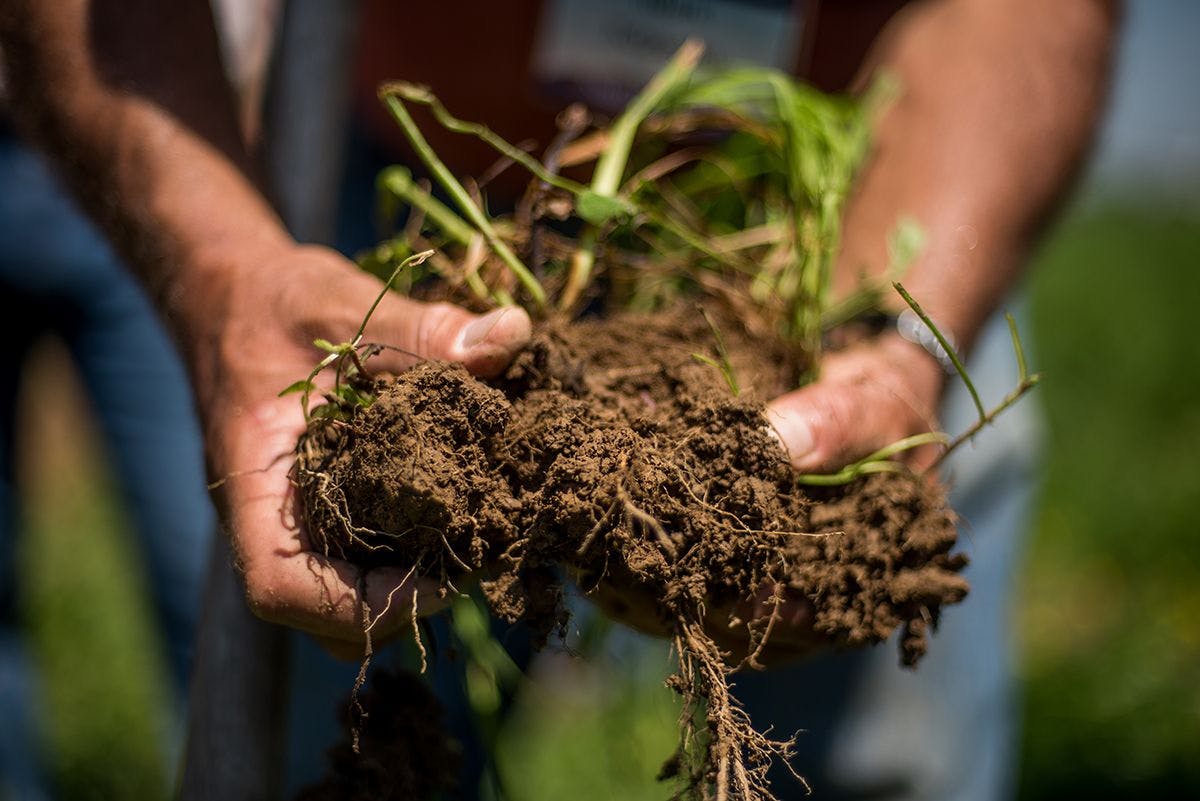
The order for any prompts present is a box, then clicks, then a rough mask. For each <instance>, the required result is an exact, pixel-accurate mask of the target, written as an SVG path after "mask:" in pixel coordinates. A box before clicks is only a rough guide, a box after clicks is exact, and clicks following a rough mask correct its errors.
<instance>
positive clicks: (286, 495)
mask: <svg viewBox="0 0 1200 801" xmlns="http://www.w3.org/2000/svg"><path fill="white" fill-rule="evenodd" d="M226 414H227V418H226V420H225V421H224V425H225V427H226V439H225V440H224V442H223V446H224V448H223V451H222V453H221V454H220V456H221V461H222V462H223V463H224V464H228V465H231V466H232V469H231V470H230V473H231V475H232V476H233V477H232V478H231V479H230V480H229V481H228V482H227V483H226V484H225V485H224V494H225V503H226V506H227V508H228V510H229V515H230V517H229V522H230V528H231V537H232V544H233V546H234V552H235V554H236V555H237V558H238V560H239V564H240V566H241V568H242V575H243V578H244V581H245V584H246V597H247V601H248V603H249V604H250V607H251V609H252V610H253V611H254V613H255V614H257V615H258V616H259V617H262V618H263V619H265V620H269V621H272V622H276V623H282V624H284V625H288V626H293V627H296V628H300V629H303V630H305V631H308V632H310V633H312V634H315V635H318V636H323V637H330V638H335V639H340V640H344V641H347V642H362V641H363V640H364V639H365V633H364V632H365V629H366V627H367V626H368V625H371V626H372V632H373V636H374V633H375V632H378V635H379V637H380V638H381V639H383V638H386V637H388V636H390V635H391V634H392V633H393V632H394V631H395V630H396V629H398V628H399V627H400V626H401V625H403V624H404V623H405V622H406V621H411V617H412V608H411V604H412V603H413V599H414V591H415V592H416V600H417V604H418V610H419V611H420V612H421V613H423V614H427V613H429V612H432V611H436V605H437V604H438V603H439V602H438V599H437V598H436V593H435V588H433V587H432V586H430V585H429V584H428V583H427V582H424V581H418V580H416V579H414V577H413V576H412V575H411V574H409V573H407V572H402V571H400V570H399V569H396V568H377V569H374V570H371V571H370V572H368V573H366V574H365V577H364V574H363V572H362V571H361V569H360V568H358V567H357V566H355V565H352V564H350V563H349V562H346V561H343V560H340V559H333V558H327V557H325V556H323V555H320V554H317V553H313V552H311V551H309V550H307V549H306V548H305V547H304V544H303V543H302V541H301V538H300V536H299V524H298V521H297V519H296V518H297V515H296V514H295V513H294V510H293V501H294V495H293V489H292V485H291V482H290V480H289V477H288V470H289V469H290V463H289V462H290V460H287V459H277V458H275V456H276V455H277V454H280V453H289V452H290V451H291V449H292V448H294V446H295V441H296V437H297V434H298V429H302V428H303V418H302V416H301V415H300V412H299V410H297V409H296V408H295V405H294V403H292V402H290V400H289V399H286V398H282V399H273V400H271V401H268V402H265V403H262V404H259V405H257V406H253V407H249V408H244V409H237V408H232V409H228V410H226ZM364 587H365V589H366V596H365V600H366V606H365V607H364V605H363V602H362V601H363V595H362V594H361V590H362V589H363V588H364ZM389 600H390V601H391V602H392V603H391V606H389V605H388V601H389ZM364 614H365V617H364ZM381 615H382V617H381V618H380V616H381ZM376 618H380V619H378V620H376Z"/></svg>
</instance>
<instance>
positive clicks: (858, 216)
mask: <svg viewBox="0 0 1200 801" xmlns="http://www.w3.org/2000/svg"><path fill="white" fill-rule="evenodd" d="M1116 16H1117V14H1116V11H1115V9H1114V4H1113V3H1107V2H1103V0H1058V1H1057V2H1052V3H1046V2H1041V0H1029V1H1028V2H1022V1H1014V2H1006V3H997V2H989V1H988V0H940V1H939V2H929V3H925V4H922V5H919V6H917V7H916V8H914V9H913V10H912V11H911V12H909V13H907V14H904V15H901V16H900V17H898V18H897V19H896V20H894V21H893V23H892V24H890V25H889V27H888V29H887V30H886V31H885V32H884V34H883V36H882V37H881V39H880V42H879V44H878V46H877V48H876V51H875V53H874V54H873V56H872V59H871V63H870V65H869V66H868V67H867V68H866V69H864V81H865V80H867V79H869V77H870V75H871V74H873V73H874V72H875V71H877V70H884V71H887V72H888V73H890V74H892V75H894V76H896V77H897V78H898V79H899V82H900V85H901V90H900V91H901V94H900V96H899V98H898V99H897V101H896V102H895V103H894V105H893V106H892V107H891V108H890V109H889V110H888V111H887V112H886V113H885V114H884V115H883V116H882V117H881V119H880V121H879V123H878V125H877V130H876V135H875V147H874V151H873V154H872V156H871V158H870V160H869V161H868V164H867V167H866V169H865V170H864V172H863V175H862V176H861V178H860V181H859V185H858V187H857V190H856V193H855V196H854V197H853V198H852V200H851V203H850V204H849V207H848V210H847V215H846V219H845V228H844V235H843V242H844V243H845V245H844V249H843V252H842V253H841V255H840V258H839V266H838V270H837V279H836V280H837V282H838V289H839V290H840V291H842V292H845V291H848V290H850V289H852V288H853V285H854V283H855V281H856V280H857V278H858V276H859V275H860V274H861V273H862V272H863V271H864V270H866V271H867V272H868V273H874V274H879V273H882V272H883V271H884V270H886V269H887V266H888V253H887V246H886V243H887V238H888V234H889V232H890V231H891V230H892V229H893V228H894V226H895V224H896V222H897V220H899V219H900V218H902V217H905V216H908V217H912V218H914V219H915V220H916V221H917V222H918V223H919V224H920V226H921V227H922V229H923V231H924V233H925V235H926V238H925V245H924V248H923V250H922V252H921V254H920V256H919V257H918V258H917V260H916V261H915V263H914V264H913V265H912V266H911V267H910V268H909V269H908V271H907V272H906V274H905V275H904V278H903V281H904V283H905V285H906V286H907V287H908V288H909V289H910V290H911V292H912V293H913V295H914V296H915V297H916V298H917V299H918V300H919V301H920V302H921V303H922V304H923V305H924V306H925V308H926V309H927V310H928V311H930V313H931V314H932V316H933V317H934V319H935V320H937V321H938V322H939V323H940V324H941V325H944V326H945V327H946V328H948V329H949V330H950V331H952V332H953V333H954V334H955V335H956V336H957V338H958V340H959V344H960V345H961V346H963V347H969V346H970V343H971V342H972V341H973V339H974V337H975V335H976V333H977V332H978V330H979V327H980V326H981V324H982V323H983V321H984V320H985V319H986V318H987V316H988V315H989V314H990V313H991V312H992V311H993V310H994V309H995V307H996V305H997V304H998V303H999V301H1000V299H1001V298H1002V297H1003V295H1004V293H1005V291H1006V289H1007V288H1008V287H1009V286H1011V284H1012V283H1013V282H1014V281H1015V279H1016V278H1017V276H1018V274H1019V272H1020V269H1021V266H1022V263H1023V261H1024V260H1025V257H1026V254H1027V253H1028V250H1029V248H1030V247H1031V245H1032V243H1033V241H1034V239H1035V238H1036V235H1037V233H1038V231H1039V229H1040V227H1041V226H1042V225H1043V224H1044V222H1045V221H1046V219H1047V217H1048V216H1049V214H1050V213H1051V212H1052V210H1053V208H1054V206H1055V203H1056V201H1057V200H1058V199H1059V198H1060V197H1061V196H1062V195H1063V194H1064V192H1065V190H1066V189H1067V188H1068V187H1069V185H1070V183H1071V180H1072V178H1073V176H1074V175H1075V173H1076V171H1077V169H1078V166H1079V164H1080V163H1081V161H1082V158H1083V156H1084V155H1085V153H1086V151H1087V149H1088V145H1089V143H1090V141H1091V138H1092V133H1093V129H1094V127H1095V124H1096V120H1097V118H1098V116H1099V113H1100V110H1101V108H1102V105H1103V101H1104V97H1105V90H1106V84H1107V76H1108V68H1109V62H1110V58H1111V51H1112V43H1113V38H1114V31H1115V27H1116ZM891 302H892V303H893V305H899V306H902V304H903V301H901V300H900V299H899V298H893V299H892V300H891Z"/></svg>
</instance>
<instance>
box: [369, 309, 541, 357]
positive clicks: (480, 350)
mask: <svg viewBox="0 0 1200 801" xmlns="http://www.w3.org/2000/svg"><path fill="white" fill-rule="evenodd" d="M393 301H394V302H392V303H388V304H386V306H381V307H380V309H379V312H380V313H378V314H377V315H376V318H375V319H374V320H372V322H371V325H370V326H369V327H368V334H367V339H368V340H373V341H377V342H386V343H389V344H392V345H395V346H396V347H397V348H400V349H402V351H403V352H400V353H396V352H392V354H393V355H398V356H399V357H400V358H399V364H398V365H397V366H398V367H399V369H404V368H407V367H411V366H412V364H413V362H415V361H416V360H417V359H445V360H446V361H452V362H459V363H461V364H462V365H463V366H465V367H466V368H467V369H468V370H469V371H471V372H472V373H474V374H476V375H480V376H485V377H490V376H494V375H496V374H498V373H499V372H501V371H502V370H503V369H504V368H505V367H507V366H508V363H509V362H511V361H512V360H513V357H514V356H516V355H517V353H518V352H520V350H521V349H522V348H524V347H525V345H527V344H528V343H529V337H530V333H531V331H532V323H531V322H530V320H529V315H528V314H526V312H525V310H524V309H522V308H520V307H517V306H505V307H504V308H500V309H495V310H493V311H490V312H488V313H487V314H484V315H477V314H472V313H471V312H469V311H467V310H466V309H462V308H459V307H458V306H454V305H452V304H450V303H420V302H418V301H414V300H409V299H407V298H394V299H393ZM389 361H390V360H389Z"/></svg>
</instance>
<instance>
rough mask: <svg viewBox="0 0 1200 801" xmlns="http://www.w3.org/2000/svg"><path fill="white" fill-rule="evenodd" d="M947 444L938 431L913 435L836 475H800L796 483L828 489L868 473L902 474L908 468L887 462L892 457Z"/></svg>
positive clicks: (883, 448)
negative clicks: (908, 451)
mask: <svg viewBox="0 0 1200 801" xmlns="http://www.w3.org/2000/svg"><path fill="white" fill-rule="evenodd" d="M948 442H950V437H949V436H947V435H946V434H943V433H942V432H940V431H928V432H926V433H924V434H914V435H913V436H911V437H905V438H904V439H900V440H896V441H895V442H893V443H892V444H891V445H885V446H884V447H882V448H880V449H879V450H877V451H875V452H874V453H872V454H871V455H869V456H867V457H865V458H863V459H859V460H858V461H857V462H855V463H854V464H849V465H846V466H845V467H843V468H842V469H841V470H839V471H837V472H836V473H801V474H799V475H797V476H796V481H798V482H800V483H801V484H815V485H818V486H827V487H829V486H835V485H838V484H849V483H850V482H851V481H853V480H854V479H856V478H858V477H860V476H863V475H866V474H868V473H895V472H903V471H905V470H907V469H908V468H906V467H905V466H904V465H902V464H900V463H899V462H892V461H889V460H890V459H891V458H892V457H893V456H895V455H896V454H898V453H902V452H903V451H907V450H912V449H913V448H919V447H921V446H922V445H935V444H942V445H945V444H946V443H948Z"/></svg>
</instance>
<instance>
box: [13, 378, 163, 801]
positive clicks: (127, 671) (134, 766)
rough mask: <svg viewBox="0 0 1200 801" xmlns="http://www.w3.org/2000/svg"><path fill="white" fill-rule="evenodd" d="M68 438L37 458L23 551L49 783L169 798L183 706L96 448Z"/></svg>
mask: <svg viewBox="0 0 1200 801" xmlns="http://www.w3.org/2000/svg"><path fill="white" fill-rule="evenodd" d="M69 386H71V387H72V388H73V385H69ZM58 411H60V412H63V413H69V412H67V410H65V409H59V410H58ZM85 433H86V432H85ZM59 444H61V443H59ZM71 445H72V447H71V448H70V450H68V451H67V452H66V453H61V454H56V455H54V456H51V457H47V458H45V460H44V461H42V460H39V461H42V465H41V467H42V469H40V470H37V471H36V472H38V473H40V474H41V475H39V476H37V477H36V480H35V481H34V482H33V483H34V484H35V486H34V487H32V490H33V491H32V493H31V497H29V498H28V499H27V507H26V514H25V531H24V532H23V534H24V536H23V537H22V538H21V541H20V545H21V548H20V553H19V560H20V572H21V576H22V578H23V582H22V587H21V588H20V589H21V590H22V591H23V596H24V597H23V603H22V612H23V617H24V619H25V622H26V626H27V631H28V636H29V643H30V646H31V649H30V650H31V652H32V655H33V658H34V661H35V663H36V665H37V668H38V670H39V672H40V674H41V675H40V678H41V684H42V690H43V692H42V694H41V698H40V699H39V702H40V704H41V705H42V706H43V710H44V720H45V723H46V725H45V731H44V732H43V735H44V736H45V737H46V739H47V741H48V742H47V746H48V748H49V749H50V751H51V753H52V754H53V757H54V759H53V763H52V765H51V768H52V776H51V778H52V779H53V780H54V782H55V784H56V785H57V793H58V796H57V797H58V798H60V799H63V801H153V799H159V798H166V797H167V795H168V790H169V788H170V782H169V774H168V761H169V752H170V751H171V749H172V748H174V747H175V740H177V735H176V733H175V732H174V731H173V730H172V723H171V718H172V716H173V715H174V716H176V717H177V716H178V710H176V709H173V705H174V704H175V703H176V702H175V701H174V700H173V699H172V698H171V695H170V691H169V690H168V682H167V677H166V666H165V661H164V658H163V651H162V648H161V647H160V643H159V641H158V639H157V636H158V635H157V629H156V628H154V627H153V621H152V617H151V616H152V614H153V611H152V608H151V607H150V606H149V605H148V602H147V590H146V586H145V581H144V574H143V571H142V567H141V560H140V558H139V554H138V552H137V550H136V547H135V545H134V543H133V542H132V541H131V540H132V537H131V536H130V534H131V530H130V526H129V524H128V521H127V518H126V517H125V515H124V510H123V509H122V506H121V503H120V496H119V494H118V493H117V492H116V488H115V487H114V486H112V485H111V483H110V482H109V480H108V478H107V476H106V475H105V474H104V473H103V472H102V470H101V469H100V468H99V466H98V465H97V464H96V463H95V461H94V459H93V458H92V457H94V456H95V451H94V450H93V449H92V447H91V446H90V443H88V442H87V441H86V438H85V439H84V440H83V441H75V442H72V443H71Z"/></svg>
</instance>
